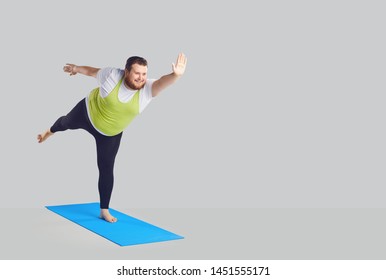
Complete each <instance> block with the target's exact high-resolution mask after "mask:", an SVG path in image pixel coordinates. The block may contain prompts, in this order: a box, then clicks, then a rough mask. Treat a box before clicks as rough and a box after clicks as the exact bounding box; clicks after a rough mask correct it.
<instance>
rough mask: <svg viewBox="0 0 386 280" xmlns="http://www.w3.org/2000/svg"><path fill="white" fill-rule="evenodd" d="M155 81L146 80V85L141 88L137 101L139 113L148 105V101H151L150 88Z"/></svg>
mask: <svg viewBox="0 0 386 280" xmlns="http://www.w3.org/2000/svg"><path fill="white" fill-rule="evenodd" d="M155 80H156V79H147V80H146V84H145V86H144V87H143V90H142V92H141V96H140V100H139V102H140V112H142V111H143V110H144V109H145V108H146V106H147V105H149V103H150V101H152V100H153V95H152V91H151V88H152V86H153V83H154V81H155Z"/></svg>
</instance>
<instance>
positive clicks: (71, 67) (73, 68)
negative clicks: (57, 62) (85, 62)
mask: <svg viewBox="0 0 386 280" xmlns="http://www.w3.org/2000/svg"><path fill="white" fill-rule="evenodd" d="M99 69H100V68H95V67H90V66H78V65H75V64H70V63H67V64H66V65H65V66H64V67H63V70H64V72H66V73H70V76H73V75H76V74H78V73H80V74H83V75H86V76H90V77H94V78H95V77H96V75H97V73H98V71H99Z"/></svg>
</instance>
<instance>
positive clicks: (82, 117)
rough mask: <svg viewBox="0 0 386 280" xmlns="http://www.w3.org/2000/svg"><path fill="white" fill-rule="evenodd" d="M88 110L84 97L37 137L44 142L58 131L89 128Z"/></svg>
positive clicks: (40, 141)
mask: <svg viewBox="0 0 386 280" xmlns="http://www.w3.org/2000/svg"><path fill="white" fill-rule="evenodd" d="M86 110H87V109H86V104H85V100H84V99H83V100H81V101H80V102H79V103H78V104H77V105H76V106H75V107H74V108H73V109H72V110H71V111H70V112H69V113H68V114H67V115H65V116H62V117H60V118H59V119H58V120H57V121H56V122H55V123H54V125H53V126H52V127H51V128H49V129H47V130H46V131H45V132H43V133H41V134H39V135H38V137H37V139H38V142H39V143H42V142H44V141H45V140H47V138H48V137H50V136H52V135H53V134H54V133H55V132H57V131H65V130H67V129H79V128H84V129H86V128H87V130H88V127H89V124H88V117H87V111H86Z"/></svg>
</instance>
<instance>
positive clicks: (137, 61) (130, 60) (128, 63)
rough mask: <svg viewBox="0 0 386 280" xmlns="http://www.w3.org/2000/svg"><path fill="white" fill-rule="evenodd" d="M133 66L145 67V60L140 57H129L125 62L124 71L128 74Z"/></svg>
mask: <svg viewBox="0 0 386 280" xmlns="http://www.w3.org/2000/svg"><path fill="white" fill-rule="evenodd" d="M133 64H139V65H142V66H147V61H146V59H144V58H143V57H140V56H132V57H129V58H128V59H127V61H126V66H125V69H126V70H127V71H129V72H130V70H131V66H132V65H133Z"/></svg>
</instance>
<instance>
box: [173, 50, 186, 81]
mask: <svg viewBox="0 0 386 280" xmlns="http://www.w3.org/2000/svg"><path fill="white" fill-rule="evenodd" d="M187 61H188V59H187V58H186V56H185V55H184V54H183V53H180V54H179V55H178V57H177V61H176V63H175V64H174V63H172V66H173V73H174V74H175V75H177V76H181V75H183V74H184V72H185V68H186V63H187Z"/></svg>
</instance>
